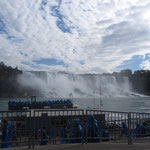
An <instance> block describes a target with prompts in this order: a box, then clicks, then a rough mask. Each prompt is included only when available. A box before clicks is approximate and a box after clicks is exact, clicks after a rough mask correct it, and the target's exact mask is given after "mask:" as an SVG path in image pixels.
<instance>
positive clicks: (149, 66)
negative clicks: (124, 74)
mask: <svg viewBox="0 0 150 150" xmlns="http://www.w3.org/2000/svg"><path fill="white" fill-rule="evenodd" d="M140 67H141V68H142V69H144V70H150V61H149V60H145V61H143V62H142V64H141V65H140Z"/></svg>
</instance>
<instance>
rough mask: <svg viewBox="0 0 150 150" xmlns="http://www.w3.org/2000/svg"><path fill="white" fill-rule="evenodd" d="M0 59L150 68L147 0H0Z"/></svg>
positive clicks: (65, 67)
mask: <svg viewBox="0 0 150 150" xmlns="http://www.w3.org/2000/svg"><path fill="white" fill-rule="evenodd" d="M0 61H3V62H4V63H5V64H7V65H11V66H13V67H15V66H18V68H19V69H22V70H49V71H66V72H73V73H87V72H95V73H101V72H111V71H116V70H120V69H124V68H129V69H132V70H137V69H150V0H0Z"/></svg>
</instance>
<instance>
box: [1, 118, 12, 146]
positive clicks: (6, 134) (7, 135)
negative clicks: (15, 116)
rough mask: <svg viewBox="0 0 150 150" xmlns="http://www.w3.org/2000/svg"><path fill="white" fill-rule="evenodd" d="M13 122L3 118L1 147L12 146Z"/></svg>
mask: <svg viewBox="0 0 150 150" xmlns="http://www.w3.org/2000/svg"><path fill="white" fill-rule="evenodd" d="M10 142H11V123H10V122H8V121H7V119H3V120H2V145H1V148H10V147H11V144H10Z"/></svg>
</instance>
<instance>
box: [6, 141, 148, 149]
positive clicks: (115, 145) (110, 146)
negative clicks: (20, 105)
mask: <svg viewBox="0 0 150 150" xmlns="http://www.w3.org/2000/svg"><path fill="white" fill-rule="evenodd" d="M5 150H6V149H5ZM9 150H29V149H28V148H27V147H20V148H11V149H9ZM32 150H150V142H149V143H134V144H132V145H128V144H127V143H98V144H87V145H86V144H84V145H81V144H64V145H46V146H36V147H35V148H34V149H32Z"/></svg>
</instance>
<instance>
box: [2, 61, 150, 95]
mask: <svg viewBox="0 0 150 150" xmlns="http://www.w3.org/2000/svg"><path fill="white" fill-rule="evenodd" d="M21 74H22V71H21V70H19V69H18V68H17V67H16V68H12V67H10V66H6V65H4V63H3V62H0V97H14V98H15V97H24V96H29V97H30V96H31V95H37V96H43V95H42V94H41V91H39V90H38V89H33V88H32V87H27V86H26V87H25V86H24V85H21V84H20V83H19V82H18V76H19V75H21ZM86 75H87V76H91V75H93V74H84V76H86ZM95 75H96V74H95ZM97 75H98V76H99V75H102V76H115V77H116V80H117V82H118V83H121V82H123V80H124V77H128V79H129V82H130V84H131V87H132V91H133V92H137V93H140V94H145V95H150V70H137V71H134V72H133V73H132V71H131V70H130V69H124V70H121V71H120V72H113V73H103V74H97Z"/></svg>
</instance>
